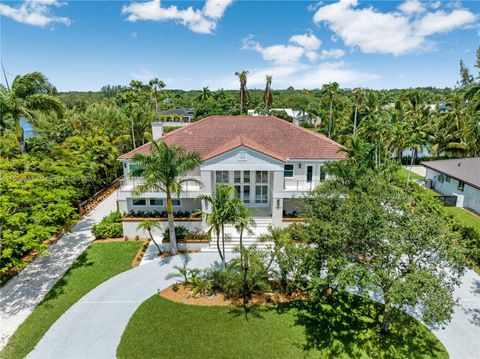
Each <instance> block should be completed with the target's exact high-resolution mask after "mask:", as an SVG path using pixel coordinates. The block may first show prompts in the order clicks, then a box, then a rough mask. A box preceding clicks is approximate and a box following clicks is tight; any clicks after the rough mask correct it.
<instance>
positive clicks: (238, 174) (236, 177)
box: [233, 171, 242, 183]
mask: <svg viewBox="0 0 480 359" xmlns="http://www.w3.org/2000/svg"><path fill="white" fill-rule="evenodd" d="M233 182H235V183H240V182H242V171H234V172H233Z"/></svg>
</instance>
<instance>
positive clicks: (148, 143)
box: [118, 141, 152, 158]
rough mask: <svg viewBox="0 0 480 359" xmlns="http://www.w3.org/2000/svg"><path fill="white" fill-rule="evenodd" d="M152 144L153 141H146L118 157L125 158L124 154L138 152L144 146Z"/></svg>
mask: <svg viewBox="0 0 480 359" xmlns="http://www.w3.org/2000/svg"><path fill="white" fill-rule="evenodd" d="M151 144H152V141H148V142H147V143H144V144H143V145H141V146H138V147H136V148H134V149H133V150H130V151H128V152H127V153H124V154H122V155H120V156H119V157H118V158H125V157H124V156H127V155H128V154H130V153H132V152H136V151H138V150H139V149H141V148H144V147H146V146H148V145H151Z"/></svg>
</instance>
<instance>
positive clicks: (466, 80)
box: [460, 60, 473, 87]
mask: <svg viewBox="0 0 480 359" xmlns="http://www.w3.org/2000/svg"><path fill="white" fill-rule="evenodd" d="M472 83H473V76H472V74H471V73H470V70H469V69H468V67H467V66H466V65H465V63H464V62H463V60H460V86H461V87H465V86H468V85H470V84H472Z"/></svg>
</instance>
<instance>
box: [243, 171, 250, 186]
mask: <svg viewBox="0 0 480 359" xmlns="http://www.w3.org/2000/svg"><path fill="white" fill-rule="evenodd" d="M243 183H250V171H243Z"/></svg>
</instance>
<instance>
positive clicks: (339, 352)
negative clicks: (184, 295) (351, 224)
mask: <svg viewBox="0 0 480 359" xmlns="http://www.w3.org/2000/svg"><path fill="white" fill-rule="evenodd" d="M334 298H336V299H331V301H332V302H331V303H329V304H323V305H321V306H318V307H317V308H316V309H312V306H311V305H309V304H308V303H306V302H297V303H293V304H292V303H290V304H283V305H278V306H273V305H272V306H264V307H254V308H251V309H249V311H248V312H245V311H244V309H243V308H237V307H205V306H194V305H185V304H180V303H175V302H172V301H169V300H167V299H165V298H162V297H160V296H159V295H154V296H153V297H151V298H150V299H148V300H147V301H145V302H144V303H143V304H142V305H141V306H140V307H139V308H138V309H137V311H136V312H135V313H134V315H133V316H132V318H131V319H130V322H129V323H128V326H127V328H126V329H125V332H124V333H123V336H122V339H121V342H120V345H119V346H118V348H117V357H118V358H129V359H130V358H159V357H168V358H170V359H174V358H190V359H195V358H255V359H257V358H448V354H447V352H446V350H445V348H444V347H443V345H442V344H441V343H440V342H439V341H438V339H437V338H436V337H435V336H434V335H433V334H432V333H431V332H430V331H429V330H428V329H427V328H426V327H425V326H423V325H422V324H420V323H419V322H418V321H416V320H415V319H413V318H412V317H409V316H407V315H405V314H402V315H401V316H400V322H399V323H398V324H396V325H395V326H394V327H393V328H392V329H393V330H392V333H391V334H390V335H389V336H388V337H384V336H382V335H381V334H379V332H378V330H379V326H378V322H377V321H376V319H375V317H376V315H377V313H378V308H379V306H380V304H378V303H374V302H372V301H370V300H367V299H364V298H360V297H358V296H353V295H346V294H343V295H335V296H334Z"/></svg>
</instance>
